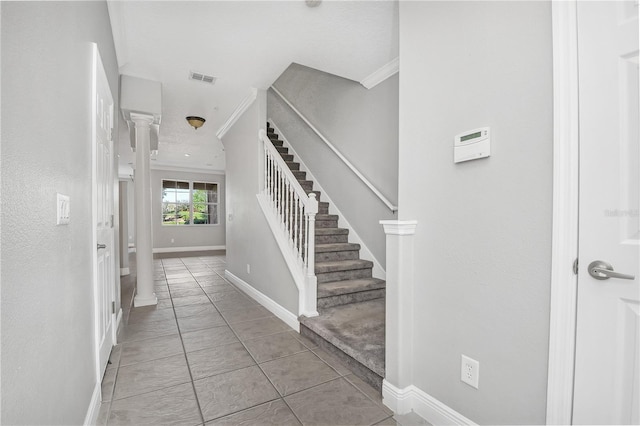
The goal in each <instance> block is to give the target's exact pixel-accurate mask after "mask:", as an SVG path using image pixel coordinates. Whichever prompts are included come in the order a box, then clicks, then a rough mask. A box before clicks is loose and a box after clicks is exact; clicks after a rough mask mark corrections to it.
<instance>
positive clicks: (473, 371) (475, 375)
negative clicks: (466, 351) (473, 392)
mask: <svg viewBox="0 0 640 426" xmlns="http://www.w3.org/2000/svg"><path fill="white" fill-rule="evenodd" d="M479 379H480V363H479V362H478V361H476V360H475V359H471V358H469V357H468V356H465V355H462V356H461V362H460V380H462V381H463V382H465V383H466V384H468V385H469V386H471V387H474V388H476V389H478V381H479Z"/></svg>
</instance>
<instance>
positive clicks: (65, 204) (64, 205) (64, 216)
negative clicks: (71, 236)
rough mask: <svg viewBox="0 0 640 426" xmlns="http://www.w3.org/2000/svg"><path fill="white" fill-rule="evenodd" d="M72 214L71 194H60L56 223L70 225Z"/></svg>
mask: <svg viewBox="0 0 640 426" xmlns="http://www.w3.org/2000/svg"><path fill="white" fill-rule="evenodd" d="M69 215H70V206H69V196H68V195H62V194H58V204H57V209H56V225H68V224H69Z"/></svg>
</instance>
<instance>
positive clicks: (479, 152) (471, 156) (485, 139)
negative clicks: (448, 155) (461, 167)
mask: <svg viewBox="0 0 640 426" xmlns="http://www.w3.org/2000/svg"><path fill="white" fill-rule="evenodd" d="M490 155H491V131H490V129H489V127H482V128H480V129H475V130H469V131H468V132H464V133H460V134H459V135H457V136H456V138H455V140H454V142H453V162H454V163H462V162H463V161H469V160H477V159H478V158H485V157H488V156H490Z"/></svg>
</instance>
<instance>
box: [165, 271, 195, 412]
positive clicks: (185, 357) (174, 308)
mask: <svg viewBox="0 0 640 426" xmlns="http://www.w3.org/2000/svg"><path fill="white" fill-rule="evenodd" d="M180 261H181V262H182V259H180ZM182 264H183V265H184V262H182ZM162 265H163V269H164V262H163V263H162ZM185 266H186V265H185ZM187 269H188V268H187ZM192 276H193V275H192ZM165 277H166V274H165ZM194 278H195V277H194ZM167 287H168V288H169V297H170V300H171V309H173V316H174V319H175V321H176V327H178V336H179V337H180V345H182V354H183V355H184V360H185V363H186V364H187V372H188V373H189V378H190V379H191V390H193V396H194V397H195V400H196V407H198V414H200V420H201V421H202V424H203V425H204V423H205V420H204V414H203V413H202V407H201V406H200V400H199V399H198V392H197V391H196V385H195V383H194V380H193V374H192V373H191V365H190V364H189V357H187V348H185V346H184V340H183V339H182V332H181V331H180V323H179V322H178V315H177V314H176V307H175V306H174V305H173V296H172V295H171V287H170V286H169V283H167Z"/></svg>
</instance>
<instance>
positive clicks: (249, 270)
mask: <svg viewBox="0 0 640 426" xmlns="http://www.w3.org/2000/svg"><path fill="white" fill-rule="evenodd" d="M250 273H251V265H249V264H248V263H247V274H250Z"/></svg>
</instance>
